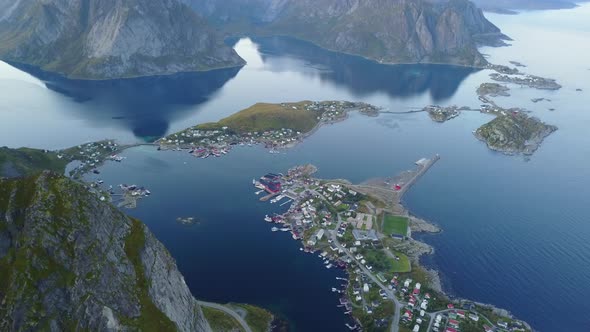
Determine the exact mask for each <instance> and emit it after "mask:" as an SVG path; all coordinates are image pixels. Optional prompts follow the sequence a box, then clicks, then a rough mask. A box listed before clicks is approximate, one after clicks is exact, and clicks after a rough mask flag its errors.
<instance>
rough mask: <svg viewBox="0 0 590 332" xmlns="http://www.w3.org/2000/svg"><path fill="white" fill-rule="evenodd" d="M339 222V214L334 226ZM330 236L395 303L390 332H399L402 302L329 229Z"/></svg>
mask: <svg viewBox="0 0 590 332" xmlns="http://www.w3.org/2000/svg"><path fill="white" fill-rule="evenodd" d="M341 223H342V219H341V218H340V216H338V224H337V226H336V229H338V228H340V224H341ZM330 237H331V238H332V241H333V242H334V244H335V245H336V247H337V248H338V249H342V251H343V252H344V253H345V254H346V255H347V256H348V257H349V258H350V259H351V260H352V261H353V262H355V263H356V264H357V266H358V267H359V268H360V269H361V271H363V272H364V273H365V275H366V276H368V277H369V278H370V279H371V280H372V281H373V282H374V283H375V284H377V286H379V288H381V289H382V290H384V291H385V293H386V294H387V296H388V297H389V298H390V299H391V300H392V301H393V302H394V303H395V314H394V316H393V322H391V332H399V319H400V309H401V308H402V304H401V303H400V302H399V301H398V300H397V298H396V297H395V294H394V293H393V292H392V291H391V290H390V289H389V288H387V287H386V286H385V285H383V284H382V283H381V281H379V279H377V278H376V277H375V276H374V275H373V273H371V271H369V269H367V268H366V267H365V266H364V265H363V264H361V263H360V262H359V261H357V260H356V258H354V256H353V255H352V254H351V253H350V252H349V251H348V249H346V248H344V247H342V245H341V244H340V242H339V241H338V237H337V236H336V231H331V232H330Z"/></svg>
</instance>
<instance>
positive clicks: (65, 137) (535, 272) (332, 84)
mask: <svg viewBox="0 0 590 332" xmlns="http://www.w3.org/2000/svg"><path fill="white" fill-rule="evenodd" d="M488 17H489V18H491V20H492V21H493V22H494V23H496V24H497V25H499V26H500V27H501V28H502V30H503V31H504V32H505V33H506V34H508V35H509V36H511V37H512V38H513V39H515V40H514V42H513V46H511V47H506V48H485V49H483V50H482V51H483V52H484V53H487V54H489V55H490V61H491V62H493V63H499V64H508V61H510V60H516V61H520V62H522V63H524V64H526V65H528V67H527V68H523V71H526V72H529V73H531V74H536V75H540V76H548V77H553V78H556V79H558V81H559V83H560V84H562V85H563V86H564V87H563V88H562V89H561V90H559V91H556V92H548V91H538V90H532V89H528V88H521V87H519V86H511V88H512V91H511V93H512V97H509V98H506V97H500V98H496V101H497V102H498V103H499V104H500V105H503V106H506V107H509V106H518V107H525V108H527V109H530V110H532V111H533V112H534V113H535V115H536V116H538V117H540V118H541V119H542V120H544V121H545V122H548V123H550V124H555V125H557V126H558V127H559V130H558V131H557V132H556V133H554V134H553V135H552V136H550V137H549V138H548V139H547V140H546V141H545V142H544V144H543V145H542V147H541V149H540V150H539V151H537V152H536V154H535V155H534V156H533V157H532V158H531V159H530V160H529V161H525V160H523V158H520V157H509V156H503V155H500V154H498V153H493V152H491V151H489V150H488V149H487V148H486V147H485V146H484V145H483V144H482V143H480V142H478V141H477V140H476V139H474V138H473V136H472V133H471V131H472V130H475V129H476V128H477V127H478V126H480V125H481V124H483V123H485V122H487V121H489V120H490V119H491V118H489V117H487V116H485V115H480V114H478V113H472V112H468V113H465V114H462V115H461V116H460V117H459V118H456V119H454V120H452V121H449V122H447V123H444V124H436V123H433V122H431V121H430V120H429V119H428V117H427V116H426V115H425V114H423V113H415V114H399V115H393V114H384V115H381V116H379V117H377V118H367V117H363V116H360V115H353V116H352V117H351V118H350V119H349V120H347V121H346V122H343V123H339V124H336V125H333V126H329V127H325V128H322V129H321V130H320V131H318V132H317V133H316V134H314V135H313V136H311V137H310V138H309V139H308V140H306V141H305V142H304V143H302V144H301V145H299V146H297V147H296V148H294V149H292V150H289V151H288V152H286V153H284V154H279V155H271V154H268V153H267V152H265V151H264V150H263V149H261V148H259V147H254V148H249V147H239V148H236V149H234V150H233V151H232V152H231V153H230V154H229V155H228V156H226V157H224V158H219V159H212V158H209V159H207V160H201V159H194V158H192V157H190V156H189V155H188V154H186V153H179V152H157V151H155V149H153V148H151V147H140V148H136V149H132V150H129V151H126V152H125V153H124V154H123V155H124V156H126V157H128V158H127V159H126V160H125V161H124V162H123V163H121V164H116V163H107V164H106V165H105V166H104V167H102V168H101V171H102V174H100V177H101V178H102V179H103V180H105V182H106V183H107V184H113V185H116V184H119V183H137V184H139V185H145V186H147V187H148V188H149V189H150V190H152V192H153V195H152V197H150V198H148V199H145V200H142V201H141V202H140V204H139V207H138V209H136V210H130V211H128V212H129V213H130V214H132V215H134V216H137V217H139V218H141V219H142V220H143V221H145V222H146V224H148V226H149V227H150V229H151V230H152V231H153V232H154V233H155V234H156V236H157V237H158V238H159V239H160V240H161V241H162V242H163V243H164V244H165V245H166V246H167V248H168V249H169V250H170V251H171V253H172V254H173V256H174V257H175V258H176V259H177V261H178V265H179V268H180V270H181V272H182V273H183V274H184V275H185V277H186V280H187V283H188V285H189V287H190V288H191V290H192V291H193V293H194V294H195V296H196V297H198V298H201V299H205V300H211V301H218V302H227V301H236V302H249V303H253V304H258V305H261V306H264V307H267V308H269V309H272V310H275V311H277V312H280V313H281V314H284V315H285V316H286V317H287V318H289V320H290V322H291V323H292V324H294V326H295V328H296V329H297V331H343V330H344V322H345V321H346V317H345V316H344V315H343V314H342V311H341V310H340V308H336V305H337V303H338V301H337V299H338V296H337V295H336V294H334V293H332V292H330V288H331V287H334V286H337V285H338V284H339V282H338V281H337V280H336V279H335V277H336V276H338V275H339V272H338V271H335V270H326V269H325V268H324V267H323V266H322V265H323V264H322V263H321V261H320V260H319V259H318V258H317V257H315V256H313V255H308V254H303V253H301V252H300V251H299V250H298V244H297V243H296V242H294V241H292V240H291V239H290V237H289V236H288V235H287V234H283V233H271V232H270V226H269V225H268V224H266V223H265V222H264V221H263V220H262V218H263V217H264V215H265V214H270V213H272V212H275V211H278V210H280V209H281V208H280V207H278V206H276V205H271V204H269V203H260V202H258V200H257V198H258V197H257V196H256V195H254V194H253V191H254V190H253V188H252V186H251V179H252V178H254V177H257V176H260V175H262V174H263V173H266V172H268V171H273V172H281V171H284V170H286V169H287V168H288V167H291V166H293V165H297V164H301V163H314V164H316V165H317V166H319V169H320V171H319V174H318V176H320V177H327V178H347V179H350V180H352V181H353V182H360V181H363V180H365V179H367V178H371V177H376V176H386V175H393V174H395V173H397V172H399V171H401V170H404V169H407V168H410V167H412V166H413V162H414V161H415V160H417V159H419V158H420V157H423V156H431V155H433V154H435V153H439V154H441V156H442V159H441V160H440V162H438V163H437V164H436V166H435V167H434V168H433V169H432V170H431V171H430V172H429V173H428V174H427V175H426V176H425V177H423V178H422V179H421V180H420V181H419V182H418V184H417V185H416V186H415V187H414V188H413V189H412V190H411V191H410V192H409V193H408V194H407V196H406V197H405V203H406V204H407V206H408V207H409V208H410V209H411V210H412V212H413V213H415V214H417V215H419V216H421V217H424V218H426V219H428V220H431V221H433V222H435V223H437V224H439V225H440V226H441V227H442V228H443V229H444V232H443V233H441V234H437V235H431V236H422V237H421V238H422V239H424V240H425V241H427V242H428V243H430V244H432V245H433V246H434V247H435V249H436V251H435V254H434V255H431V256H428V257H425V259H424V262H425V263H426V264H427V265H429V266H432V267H435V268H437V269H439V270H440V271H441V275H442V277H443V282H444V287H445V288H446V289H447V290H448V291H449V292H450V293H451V294H452V295H455V296H459V297H464V298H469V299H473V300H476V301H480V302H487V303H493V304H495V305H497V306H500V307H503V308H506V309H508V310H510V311H512V312H513V313H514V314H515V315H516V316H517V317H519V318H522V319H524V320H526V321H528V322H530V323H531V324H532V325H533V326H534V327H535V329H537V330H540V331H587V330H589V329H590V318H588V314H587V313H588V312H590V303H589V302H588V301H587V300H586V299H588V298H590V244H589V243H588V241H587V239H588V238H590V225H589V223H588V221H589V220H588V219H589V216H590V204H588V197H590V189H589V187H590V168H589V167H588V166H587V163H588V158H589V156H590V135H588V134H587V127H588V125H590V113H589V111H588V109H587V107H588V106H587V105H589V104H590V94H589V92H590V80H589V78H590V70H588V69H590V64H588V63H587V62H586V61H587V59H588V58H590V50H589V47H590V46H589V45H588V43H587V41H588V40H589V38H590V23H588V20H587V18H588V17H590V6H588V5H584V6H582V7H579V8H576V9H572V10H562V11H545V12H531V13H521V14H519V15H518V16H500V15H488ZM236 49H237V50H238V52H239V53H240V55H242V56H243V57H244V58H245V59H246V60H247V61H248V65H247V66H246V67H244V68H242V69H240V70H233V71H231V70H228V71H223V72H212V73H205V74H203V73H201V74H183V75H176V76H172V77H162V78H151V79H142V80H122V81H111V82H72V81H69V80H65V79H60V78H56V77H54V76H51V75H50V76H46V75H45V74H42V73H38V72H35V71H34V70H32V69H30V68H21V69H25V70H26V71H27V72H29V73H31V74H33V76H31V75H29V74H26V73H24V72H22V71H19V70H16V69H14V68H12V67H9V66H8V65H3V66H2V67H0V88H1V89H0V113H1V120H2V121H1V122H0V144H1V145H9V146H12V147H18V146H22V145H26V146H36V147H47V148H56V147H65V146H69V145H73V144H78V143H81V142H84V141H90V140H96V139H100V138H109V137H114V138H118V139H120V140H122V141H126V142H130V141H138V140H149V139H151V138H152V137H157V136H161V135H162V134H163V133H165V132H172V131H175V130H179V129H182V128H184V127H187V126H190V125H193V124H195V123H199V122H204V121H212V120H217V119H219V118H222V117H224V116H227V115H229V114H231V113H233V112H235V111H237V110H239V109H242V108H244V107H247V106H249V105H250V104H253V103H255V102H259V101H269V102H280V101H286V100H288V101H294V100H302V99H309V100H326V99H346V100H361V101H366V102H370V103H373V104H376V105H379V106H383V107H385V108H387V109H388V110H391V111H405V110H410V109H414V108H418V107H419V108H421V107H422V106H424V105H426V104H430V103H437V104H443V105H451V104H457V105H467V106H472V107H477V106H478V105H479V101H478V100H477V98H476V95H475V89H476V87H477V86H478V85H479V83H481V82H486V81H489V79H488V74H489V73H490V72H489V71H479V72H474V71H472V70H468V69H465V68H457V67H449V66H381V65H377V64H374V63H371V62H368V61H365V60H362V59H358V58H355V57H350V56H345V55H339V54H335V53H331V52H327V51H323V50H320V49H318V48H316V47H313V46H310V45H308V44H306V43H301V42H297V41H293V40H288V39H284V38H267V39H254V41H251V40H249V39H243V40H240V41H239V42H238V43H237V45H236ZM213 77H215V79H213ZM578 88H579V89H582V90H583V91H581V92H579V91H576V89H578ZM538 97H545V98H549V99H551V100H552V101H551V102H545V101H543V102H539V103H533V102H531V101H530V99H531V98H538ZM549 108H555V111H549ZM189 216H195V217H197V219H199V220H200V221H201V222H200V223H199V224H198V225H195V226H193V227H186V226H182V225H179V224H178V223H176V222H175V219H176V218H177V217H189Z"/></svg>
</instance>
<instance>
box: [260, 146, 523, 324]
mask: <svg viewBox="0 0 590 332" xmlns="http://www.w3.org/2000/svg"><path fill="white" fill-rule="evenodd" d="M438 159H439V157H438V155H437V156H435V157H433V158H431V159H426V158H423V159H420V160H418V161H417V162H416V168H415V169H413V170H409V171H406V172H403V173H401V174H400V175H398V176H396V177H392V178H385V179H374V180H370V181H366V182H364V183H361V184H357V185H355V184H352V183H350V182H348V181H346V180H323V179H317V178H314V177H313V173H314V172H315V171H316V170H317V169H316V168H315V167H314V166H312V165H305V166H297V167H294V168H292V169H290V170H289V171H288V172H287V173H286V174H284V175H283V174H274V173H269V174H267V175H264V176H262V177H261V178H260V179H259V180H254V181H253V184H254V185H255V186H256V188H259V189H261V190H264V191H266V192H268V194H269V195H268V196H266V197H263V198H261V200H270V203H271V204H273V203H274V204H280V205H285V204H290V207H289V209H288V210H287V211H286V212H285V213H282V214H275V215H272V216H268V215H267V216H266V218H265V221H267V222H269V223H271V224H276V225H277V226H276V227H273V228H272V231H275V232H278V231H283V232H290V233H291V234H292V238H293V239H295V240H298V241H301V243H302V248H301V251H303V252H305V253H309V254H318V257H319V258H320V259H322V260H323V261H324V264H325V267H326V268H328V269H330V268H341V269H344V270H346V272H347V274H348V278H347V279H343V280H342V281H343V284H342V287H341V288H333V289H332V291H333V292H337V293H340V294H341V298H340V303H341V305H342V307H343V308H344V310H345V313H346V314H349V315H351V317H352V318H353V321H354V323H350V324H347V327H348V328H349V329H350V330H359V331H394V332H397V331H412V330H413V331H418V330H419V331H428V332H431V331H449V330H448V329H449V328H450V329H451V331H452V330H461V331H495V330H500V329H509V330H510V329H519V330H520V331H531V328H530V327H529V326H528V324H526V323H525V322H522V321H520V320H518V319H515V318H514V317H512V316H511V315H510V314H509V313H506V311H504V310H501V309H497V308H495V307H493V306H490V305H485V304H481V303H475V302H472V301H468V300H462V299H450V298H449V297H448V296H447V295H445V294H444V293H443V291H442V289H441V285H440V281H439V278H438V274H437V273H436V271H432V270H427V269H425V268H423V267H421V266H420V264H419V258H420V256H421V255H422V254H427V253H430V252H431V251H432V248H430V247H429V246H428V245H427V244H425V243H422V242H420V241H417V240H415V239H413V237H412V233H413V232H414V233H415V232H419V231H427V232H438V231H440V230H439V229H438V227H436V226H435V225H432V224H429V223H428V222H426V221H424V220H421V219H419V218H416V217H414V216H412V215H410V213H409V212H408V211H407V210H406V209H405V208H404V206H403V205H402V204H401V198H402V196H403V195H404V193H405V192H406V191H407V190H408V189H409V188H410V187H411V186H412V185H413V184H414V183H415V182H416V181H417V180H418V179H419V178H420V177H421V176H422V175H424V174H425V173H426V172H427V171H428V170H429V168H430V167H432V166H433V165H434V164H435V163H436V162H437V160H438ZM283 200H285V202H281V201H283Z"/></svg>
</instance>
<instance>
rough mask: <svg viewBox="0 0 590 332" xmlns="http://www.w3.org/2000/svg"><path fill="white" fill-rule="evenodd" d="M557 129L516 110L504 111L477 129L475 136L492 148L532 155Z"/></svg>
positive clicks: (510, 153)
mask: <svg viewBox="0 0 590 332" xmlns="http://www.w3.org/2000/svg"><path fill="white" fill-rule="evenodd" d="M556 130H557V127H556V126H552V125H548V124H545V123H543V122H542V121H541V120H539V119H538V118H535V117H529V116H528V115H526V114H524V113H522V112H516V111H515V112H511V113H506V112H503V113H502V114H501V115H499V116H498V117H496V118H495V119H494V120H492V121H490V122H488V123H486V124H484V125H483V126H481V127H480V128H479V129H477V130H476V131H475V136H476V137H477V138H478V139H480V140H482V141H484V142H485V143H486V144H487V146H488V147H489V148H490V149H492V150H495V151H499V152H502V153H504V154H508V155H514V154H519V153H522V154H524V155H531V154H533V152H535V151H536V150H537V149H538V148H539V146H540V145H541V143H542V142H543V140H544V139H545V137H547V136H549V135H550V134H551V133H553V132H554V131H556Z"/></svg>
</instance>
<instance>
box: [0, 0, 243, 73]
mask: <svg viewBox="0 0 590 332" xmlns="http://www.w3.org/2000/svg"><path fill="white" fill-rule="evenodd" d="M0 13H2V14H0V59H2V60H5V61H9V62H11V61H12V62H17V63H27V64H32V65H35V66H38V67H41V68H42V69H44V70H47V71H51V72H59V73H62V74H64V75H66V76H68V77H75V78H85V79H109V78H121V77H135V76H151V75H163V74H171V73H177V72H190V71H202V70H209V69H215V68H222V67H235V66H240V65H243V63H244V61H243V60H242V59H241V58H240V57H239V56H238V55H237V54H236V53H235V51H233V50H232V49H231V48H230V47H229V46H227V45H225V44H224V42H223V39H222V36H221V35H220V34H219V33H218V32H217V31H215V29H213V28H211V27H210V26H209V25H208V24H207V22H206V21H205V20H204V19H203V18H201V17H199V16H198V15H197V14H196V13H194V12H193V11H191V10H190V9H189V8H187V7H186V6H185V5H184V4H182V3H180V2H178V1H177V0H160V1H152V0H125V1H121V0H16V1H15V0H0Z"/></svg>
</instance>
